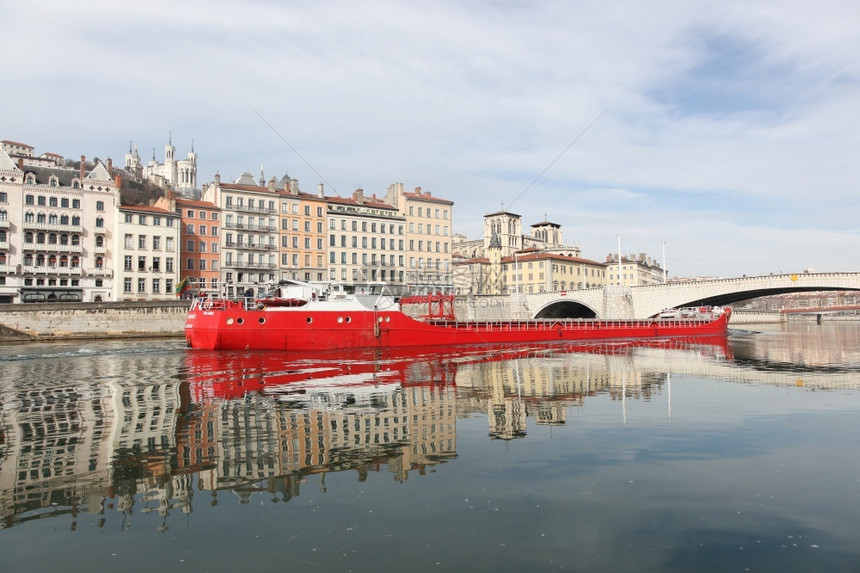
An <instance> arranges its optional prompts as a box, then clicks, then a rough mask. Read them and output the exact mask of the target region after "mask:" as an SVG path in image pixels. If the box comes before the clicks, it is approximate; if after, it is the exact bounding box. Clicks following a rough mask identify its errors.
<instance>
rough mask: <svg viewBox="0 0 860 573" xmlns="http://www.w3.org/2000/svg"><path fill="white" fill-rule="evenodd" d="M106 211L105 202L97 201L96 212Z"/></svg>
mask: <svg viewBox="0 0 860 573" xmlns="http://www.w3.org/2000/svg"><path fill="white" fill-rule="evenodd" d="M104 210H105V202H104V201H96V211H104Z"/></svg>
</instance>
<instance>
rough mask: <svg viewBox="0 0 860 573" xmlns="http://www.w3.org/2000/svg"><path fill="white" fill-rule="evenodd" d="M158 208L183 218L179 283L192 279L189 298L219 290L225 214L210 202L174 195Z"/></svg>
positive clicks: (158, 205)
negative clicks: (222, 231)
mask: <svg viewBox="0 0 860 573" xmlns="http://www.w3.org/2000/svg"><path fill="white" fill-rule="evenodd" d="M155 206H156V207H161V208H162V209H167V210H168V211H173V212H174V213H176V214H177V215H179V280H183V279H185V278H186V277H188V280H189V282H190V283H191V286H190V288H189V290H188V291H187V292H188V296H194V295H195V294H197V293H200V292H206V291H215V292H217V289H218V288H219V273H220V268H221V267H220V257H221V251H220V244H219V240H220V239H219V237H220V234H221V232H220V225H221V211H220V209H218V207H216V206H215V205H214V204H212V203H209V202H207V201H195V200H194V199H189V198H187V197H181V196H176V195H174V194H173V193H172V192H170V193H168V195H167V197H162V198H160V199H159V200H158V201H156V203H155Z"/></svg>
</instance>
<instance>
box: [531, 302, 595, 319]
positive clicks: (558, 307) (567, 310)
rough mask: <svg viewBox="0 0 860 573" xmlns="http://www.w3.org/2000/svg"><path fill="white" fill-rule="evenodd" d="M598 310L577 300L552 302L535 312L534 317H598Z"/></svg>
mask: <svg viewBox="0 0 860 573" xmlns="http://www.w3.org/2000/svg"><path fill="white" fill-rule="evenodd" d="M596 317H597V312H595V311H594V309H593V308H591V307H589V306H588V305H586V304H583V303H581V302H577V301H575V300H562V301H556V302H551V303H549V304H547V305H545V306H543V307H542V308H540V309H538V311H537V312H536V313H535V314H534V318H596Z"/></svg>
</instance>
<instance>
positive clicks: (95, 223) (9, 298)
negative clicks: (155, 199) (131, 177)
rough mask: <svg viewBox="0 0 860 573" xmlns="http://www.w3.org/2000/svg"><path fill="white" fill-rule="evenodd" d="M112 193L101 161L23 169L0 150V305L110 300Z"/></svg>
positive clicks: (115, 200) (114, 197)
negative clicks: (88, 166) (89, 167)
mask: <svg viewBox="0 0 860 573" xmlns="http://www.w3.org/2000/svg"><path fill="white" fill-rule="evenodd" d="M118 196H119V192H118V189H117V182H116V181H115V180H114V179H113V178H112V177H111V175H110V174H109V172H108V169H107V168H106V167H105V166H104V165H103V164H101V163H99V164H97V165H96V166H95V167H94V168H93V169H92V170H91V171H89V172H87V171H86V161H85V158H84V157H83V156H82V157H81V167H80V169H69V168H63V167H57V166H44V165H26V164H25V158H24V157H18V161H17V162H16V161H13V160H12V158H11V157H10V156H9V154H8V153H6V151H3V150H0V302H5V303H10V302H52V301H57V302H60V301H68V302H73V301H107V300H112V299H113V297H114V294H113V283H112V277H113V271H112V268H113V266H112V265H113V250H112V232H113V228H114V218H115V216H116V205H117V203H118Z"/></svg>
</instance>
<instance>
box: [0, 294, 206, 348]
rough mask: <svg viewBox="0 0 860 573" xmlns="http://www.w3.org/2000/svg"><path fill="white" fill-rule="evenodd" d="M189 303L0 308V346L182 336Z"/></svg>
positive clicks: (80, 304) (46, 305)
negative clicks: (5, 343) (39, 342)
mask: <svg viewBox="0 0 860 573" xmlns="http://www.w3.org/2000/svg"><path fill="white" fill-rule="evenodd" d="M189 304H190V303H189V302H188V301H185V300H179V301H128V302H104V303H99V302H85V303H83V302H82V303H53V304H52V303H47V304H38V305H35V304H34V305H26V304H15V305H0V342H26V341H45V340H70V339H99V338H150V337H159V336H165V337H170V336H176V337H178V336H182V335H183V331H184V329H185V316H186V315H187V314H188V307H189Z"/></svg>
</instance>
